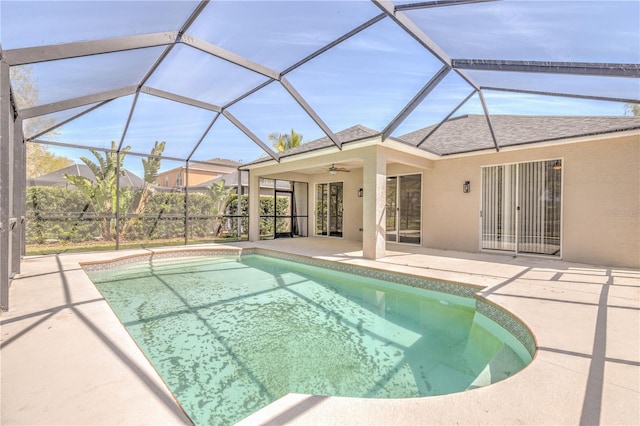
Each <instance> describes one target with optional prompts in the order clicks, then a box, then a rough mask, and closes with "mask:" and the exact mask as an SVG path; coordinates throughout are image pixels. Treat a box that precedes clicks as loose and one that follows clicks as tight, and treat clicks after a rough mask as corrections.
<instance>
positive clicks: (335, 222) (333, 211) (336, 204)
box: [329, 182, 343, 237]
mask: <svg viewBox="0 0 640 426" xmlns="http://www.w3.org/2000/svg"><path fill="white" fill-rule="evenodd" d="M329 193H330V194H331V195H330V198H329V235H330V236H332V237H342V211H343V200H342V182H336V183H330V184H329Z"/></svg>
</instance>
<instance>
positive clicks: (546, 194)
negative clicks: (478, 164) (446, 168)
mask: <svg viewBox="0 0 640 426" xmlns="http://www.w3.org/2000/svg"><path fill="white" fill-rule="evenodd" d="M561 216H562V161H561V160H548V161H536V162H529V163H520V164H509V165H500V166H489V167H484V168H483V169H482V225H481V226H482V248H483V249H490V250H504V251H512V252H516V253H531V254H547V255H558V256H559V255H560V236H561Z"/></svg>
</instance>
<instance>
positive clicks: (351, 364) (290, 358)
mask: <svg viewBox="0 0 640 426" xmlns="http://www.w3.org/2000/svg"><path fill="white" fill-rule="evenodd" d="M299 260H302V258H300V259H299ZM307 263H309V262H307ZM86 269H89V268H86ZM94 269H98V270H93V271H89V275H90V277H91V279H92V280H93V281H94V283H95V284H96V287H97V288H98V289H99V291H100V292H101V293H102V294H103V295H104V297H105V299H106V300H107V301H108V302H109V304H110V305H111V306H112V308H113V310H114V311H115V312H116V314H117V315H118V316H119V318H120V320H121V321H122V322H123V324H124V325H125V326H126V328H127V330H128V331H129V333H130V334H131V335H132V336H133V338H134V339H135V340H136V342H137V343H138V345H139V346H140V348H141V349H142V350H143V351H144V353H145V354H146V356H147V357H148V358H149V360H150V361H151V362H152V363H153V365H154V366H155V368H156V369H157V370H158V372H159V373H160V375H161V376H162V377H163V379H164V380H165V382H166V383H167V385H168V386H169V388H170V389H171V390H172V392H173V393H174V395H175V396H176V398H177V399H178V401H179V402H180V403H181V404H182V406H183V407H184V408H185V410H186V412H187V413H188V414H189V416H190V417H191V418H192V419H193V421H194V422H195V423H196V424H230V423H233V422H235V421H238V420H240V419H242V418H244V417H246V416H247V415H249V414H251V413H253V412H255V411H257V410H258V409H260V408H262V407H264V406H266V405H267V404H269V403H270V402H273V401H275V400H276V399H278V398H280V397H282V396H284V395H286V394H287V393H291V392H295V393H305V394H317V395H340V396H358V397H372V398H405V397H419V396H430V395H439V394H445V393H452V392H460V391H464V390H467V389H472V388H474V387H478V386H484V385H487V384H490V383H493V382H496V381H499V380H502V379H504V378H506V377H509V376H510V375H512V374H514V373H515V372H517V371H519V370H520V369H522V368H523V367H524V366H525V365H526V364H527V363H528V362H529V361H530V360H531V355H532V352H531V348H527V347H525V344H523V343H522V342H521V341H520V340H518V339H517V338H516V337H514V336H513V335H512V334H510V333H508V332H506V331H505V330H504V329H503V328H502V327H500V326H498V325H497V324H496V323H494V322H493V321H492V320H490V319H489V318H488V317H486V316H485V315H482V314H479V313H478V312H476V309H475V308H476V300H475V299H474V298H472V297H468V295H469V294H472V292H473V291H474V290H477V289H473V288H470V289H469V288H462V290H459V286H454V285H453V284H446V283H437V286H445V288H449V287H447V286H453V287H451V288H452V289H454V288H455V289H456V291H454V292H456V293H461V294H463V295H456V294H447V293H441V292H434V291H431V290H428V289H425V288H421V287H429V285H430V283H429V282H427V281H425V282H421V281H420V280H419V279H417V278H415V277H410V278H407V279H406V280H405V281H406V282H405V283H404V284H408V285H399V284H395V283H390V282H386V281H381V280H379V279H376V278H374V276H380V275H385V274H384V273H382V272H381V271H372V270H366V269H365V270H358V269H357V268H354V269H353V271H357V272H360V275H354V274H350V273H346V272H343V271H337V270H330V269H324V268H318V267H316V266H309V265H304V264H302V263H301V262H291V261H287V260H283V259H278V258H275V257H272V256H258V255H253V254H249V255H242V256H238V255H236V256H222V257H195V258H184V259H162V260H155V259H154V260H153V261H145V262H142V263H137V264H136V263H135V262H134V264H132V265H129V266H120V267H116V268H108V269H103V270H99V269H100V268H94ZM343 269H344V268H343ZM347 269H349V268H347ZM353 271H352V272H353ZM392 275H393V274H392ZM445 284H446V285H445ZM525 343H526V342H525Z"/></svg>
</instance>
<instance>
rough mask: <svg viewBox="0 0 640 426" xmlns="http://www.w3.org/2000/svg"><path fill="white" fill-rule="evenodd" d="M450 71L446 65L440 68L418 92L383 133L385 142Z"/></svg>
mask: <svg viewBox="0 0 640 426" xmlns="http://www.w3.org/2000/svg"><path fill="white" fill-rule="evenodd" d="M449 71H451V68H449V67H448V66H446V65H445V66H443V67H442V68H440V71H438V72H437V73H436V74H435V75H434V76H433V77H432V78H431V80H429V81H428V82H427V84H425V85H424V87H423V88H422V89H421V90H420V92H418V94H417V95H415V96H414V97H413V99H411V101H409V103H408V104H407V105H406V106H405V107H404V108H403V109H402V111H400V113H399V114H398V115H396V116H395V118H394V119H393V120H391V122H390V123H389V124H388V125H387V127H385V129H384V130H383V131H382V141H383V142H384V141H385V140H386V139H387V138H388V137H389V136H391V134H392V133H393V132H394V130H396V129H397V128H398V126H399V125H400V124H402V122H403V121H404V120H405V119H406V118H407V117H408V116H409V114H411V113H412V112H413V110H415V109H416V108H417V107H418V105H420V103H421V102H422V101H423V100H424V99H425V98H426V97H427V96H428V95H429V93H431V91H432V90H433V89H435V87H436V86H437V85H438V84H440V82H441V81H442V80H444V78H445V77H446V76H447V74H449Z"/></svg>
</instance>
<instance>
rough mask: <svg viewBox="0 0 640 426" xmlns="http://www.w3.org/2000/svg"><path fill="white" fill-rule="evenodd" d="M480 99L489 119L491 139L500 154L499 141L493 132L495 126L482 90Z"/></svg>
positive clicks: (479, 93)
mask: <svg viewBox="0 0 640 426" xmlns="http://www.w3.org/2000/svg"><path fill="white" fill-rule="evenodd" d="M478 97H479V98H480V103H481V104H482V110H483V111H484V116H485V118H486V119H487V126H489V132H491V139H493V144H494V145H495V147H496V152H498V151H500V145H499V144H498V139H497V138H496V132H495V131H494V130H493V124H491V115H489V109H488V108H487V103H486V102H485V101H484V95H483V94H482V90H479V91H478Z"/></svg>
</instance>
